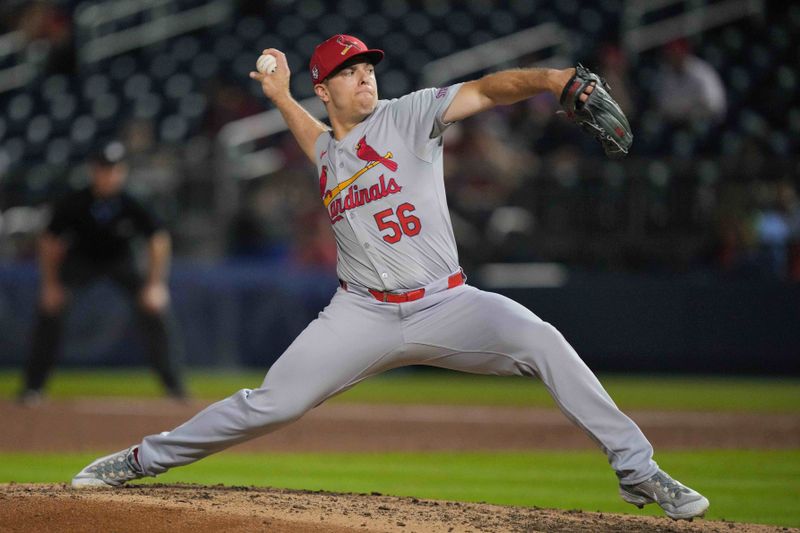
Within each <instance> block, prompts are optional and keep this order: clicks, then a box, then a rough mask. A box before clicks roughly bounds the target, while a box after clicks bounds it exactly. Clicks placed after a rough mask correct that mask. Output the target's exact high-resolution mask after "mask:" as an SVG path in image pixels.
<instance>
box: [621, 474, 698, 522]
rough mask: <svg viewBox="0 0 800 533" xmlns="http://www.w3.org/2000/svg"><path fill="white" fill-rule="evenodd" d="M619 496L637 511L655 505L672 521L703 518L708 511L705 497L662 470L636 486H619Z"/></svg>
mask: <svg viewBox="0 0 800 533" xmlns="http://www.w3.org/2000/svg"><path fill="white" fill-rule="evenodd" d="M619 495H620V496H622V499H623V500H625V501H626V502H628V503H632V504H633V505H635V506H636V507H638V508H639V509H641V508H642V507H644V506H645V505H647V504H648V503H657V504H658V505H659V506H660V507H661V508H662V509H663V510H664V513H665V514H666V515H667V516H668V517H670V518H672V519H673V520H691V519H692V518H695V517H698V516H703V515H704V514H705V512H706V509H708V500H707V499H706V498H705V496H703V495H702V494H700V493H699V492H697V491H695V490H692V489H690V488H689V487H687V486H686V485H683V484H682V483H680V482H679V481H675V480H674V479H672V478H671V477H669V474H667V473H666V472H664V471H663V470H659V471H658V472H656V473H655V474H653V476H652V477H650V479H647V480H645V481H642V482H641V483H637V484H636V485H622V484H620V486H619Z"/></svg>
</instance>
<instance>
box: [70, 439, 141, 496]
mask: <svg viewBox="0 0 800 533" xmlns="http://www.w3.org/2000/svg"><path fill="white" fill-rule="evenodd" d="M137 451H138V450H137V447H136V446H131V447H130V448H128V449H127V450H122V451H119V452H117V453H112V454H111V455H106V456H105V457H101V458H100V459H97V460H96V461H94V462H92V463H91V464H90V465H89V466H87V467H86V468H84V469H83V470H81V471H80V472H78V473H77V474H75V477H74V478H72V486H73V487H75V488H76V489H85V488H93V487H95V488H97V487H118V486H120V485H122V484H124V483H125V482H126V481H130V480H132V479H139V478H142V477H144V472H143V471H142V467H141V466H139V461H138V458H137V457H136V453H137Z"/></svg>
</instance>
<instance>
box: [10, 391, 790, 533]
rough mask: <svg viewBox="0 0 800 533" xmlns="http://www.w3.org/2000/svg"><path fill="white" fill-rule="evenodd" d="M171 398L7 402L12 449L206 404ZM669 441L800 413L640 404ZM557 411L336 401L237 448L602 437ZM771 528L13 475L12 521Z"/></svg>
mask: <svg viewBox="0 0 800 533" xmlns="http://www.w3.org/2000/svg"><path fill="white" fill-rule="evenodd" d="M203 405H204V404H203V403H200V402H197V403H191V404H176V403H172V402H168V401H163V400H126V399H104V400H96V399H95V400H71V401H48V402H45V403H44V404H43V405H40V406H38V407H37V408H33V409H31V408H22V407H19V406H16V405H13V404H11V403H9V402H0V419H2V420H3V421H4V431H3V433H2V434H0V451H42V452H44V451H49V452H55V451H61V452H77V451H97V450H106V451H114V450H116V449H120V448H123V447H125V446H128V445H130V444H132V443H134V442H138V441H139V440H140V439H141V437H142V436H144V435H146V434H150V433H156V432H158V431H163V430H165V429H170V428H172V427H174V426H175V425H177V424H179V423H181V422H183V421H184V420H186V419H187V418H188V417H190V416H191V415H193V414H194V413H196V412H197V411H198V410H199V409H200V408H202V407H203ZM629 414H630V415H631V416H632V418H634V419H635V420H636V421H637V422H638V423H639V425H640V426H641V427H642V429H643V430H644V431H645V433H646V434H647V435H648V437H649V438H650V439H651V441H653V443H654V445H655V447H656V448H657V449H661V450H663V449H681V448H692V447H698V446H699V447H706V448H709V447H714V448H756V447H758V448H798V447H800V417H798V416H796V415H764V414H736V413H707V414H706V413H654V412H635V411H634V412H630V413H629ZM594 447H595V445H594V443H592V442H591V441H590V440H589V438H588V437H586V436H585V435H584V434H583V433H581V432H580V431H579V430H577V429H576V428H575V427H574V426H572V425H571V424H570V423H569V421H567V420H566V418H565V417H564V416H563V415H562V414H561V413H559V412H557V411H551V410H546V409H525V408H505V407H504V408H490V407H450V406H373V405H370V406H363V405H348V404H327V405H324V406H322V407H320V408H318V409H315V410H314V411H312V412H310V413H309V414H308V415H306V417H304V418H303V419H302V420H300V421H299V422H297V423H295V424H293V425H292V426H289V427H287V428H284V429H282V430H281V431H279V432H277V433H274V434H272V435H269V436H266V437H263V438H260V439H256V440H254V441H251V442H250V443H247V444H245V445H241V446H237V447H235V448H234V449H232V451H231V452H227V453H233V452H235V451H270V450H273V451H294V452H299V451H411V450H415V451H422V450H523V449H534V448H539V449H555V448H558V449H579V448H594ZM23 531H24V532H34V531H35V532H40V531H114V532H134V531H136V532H139V531H145V532H148V533H152V532H159V531H164V532H169V533H178V532H191V533H206V532H212V531H213V532H229V531H230V532H233V531H236V532H250V531H269V532H282V533H283V532H286V533H297V532H330V533H344V532H355V531H361V532H364V531H366V532H399V531H402V532H406V533H411V532H418V533H423V532H432V533H435V532H448V533H449V532H453V533H456V532H459V533H460V532H476V533H477V532H523V531H524V532H537V531H542V532H567V531H580V532H584V531H585V532H589V531H592V532H595V531H609V532H623V531H624V532H629V531H630V532H645V531H647V532H729V531H742V532H766V531H800V530H796V529H795V530H790V529H787V528H779V527H770V526H762V525H749V524H739V523H735V524H734V523H729V522H716V521H705V520H696V521H694V522H692V523H688V522H673V521H672V520H669V519H667V518H654V517H642V516H631V515H617V514H608V513H603V514H600V513H589V512H580V511H560V510H550V509H539V508H531V507H524V508H523V507H506V506H496V505H486V504H472V503H462V502H445V501H432V500H420V499H415V498H397V497H391V496H385V495H379V494H369V495H364V494H333V493H324V492H305V491H290V490H280V489H270V488H263V487H223V486H193V485H143V486H141V485H140V486H135V485H134V486H129V487H123V488H120V489H113V490H89V491H85V490H84V491H77V490H73V489H71V488H69V487H68V486H67V485H65V484H57V485H27V484H10V485H0V532H23Z"/></svg>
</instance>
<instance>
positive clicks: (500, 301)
mask: <svg viewBox="0 0 800 533" xmlns="http://www.w3.org/2000/svg"><path fill="white" fill-rule="evenodd" d="M459 88H460V86H459V85H454V86H452V87H449V88H442V89H426V90H422V91H418V92H415V93H412V94H410V95H408V96H406V97H403V98H400V99H398V100H392V101H381V102H379V103H378V106H377V108H376V110H375V111H374V112H373V113H372V114H371V115H370V116H369V117H368V118H367V119H366V120H364V121H363V122H362V123H361V124H360V125H358V126H357V127H356V128H354V129H353V130H352V131H351V132H350V133H349V134H347V136H345V137H344V138H343V139H342V140H341V141H336V140H334V139H333V138H332V137H331V136H330V135H329V134H323V135H321V136H320V137H319V139H318V140H317V143H316V149H317V154H318V158H319V162H318V169H317V170H318V175H319V185H320V195H321V197H322V201H323V205H324V206H325V208H326V209H327V210H328V214H329V215H330V218H331V224H333V228H334V232H335V234H336V242H337V245H338V251H339V263H338V274H339V277H340V278H341V280H342V286H341V287H340V288H339V289H338V290H337V291H336V293H335V294H334V296H333V299H332V300H331V303H330V304H329V305H328V306H327V307H326V308H325V309H324V310H323V311H322V312H321V313H320V315H319V317H318V318H317V319H315V320H314V321H313V322H311V324H309V325H308V327H307V328H306V329H305V330H303V332H302V333H301V334H300V335H299V336H298V337H297V339H295V341H294V342H293V343H292V344H291V346H289V348H288V349H287V350H286V351H285V352H284V353H283V354H282V355H281V357H279V358H278V360H277V361H276V362H275V364H274V365H273V366H272V367H271V368H270V370H269V372H268V373H267V375H266V377H265V378H264V382H263V383H262V384H261V386H260V387H259V388H257V389H253V390H251V389H243V390H240V391H239V392H237V393H235V394H234V395H232V396H230V397H229V398H226V399H224V400H222V401H220V402H217V403H215V404H213V405H211V406H209V407H207V408H206V409H205V410H203V411H202V412H200V413H198V414H197V415H196V416H195V417H194V418H192V419H191V420H189V421H188V422H186V423H185V424H183V425H181V426H179V427H177V428H175V429H174V430H172V431H168V432H164V433H161V434H159V435H151V436H149V437H146V438H145V439H144V440H143V441H142V443H141V445H140V448H139V461H140V463H141V466H142V468H143V470H144V472H145V473H146V474H148V475H157V474H160V473H162V472H165V471H166V470H168V469H169V468H172V467H175V466H180V465H185V464H188V463H191V462H193V461H196V460H197V459H200V458H202V457H205V456H207V455H209V454H211V453H214V452H217V451H220V450H223V449H225V448H227V447H229V446H231V445H233V444H236V443H238V442H242V441H245V440H248V439H251V438H253V437H257V436H259V435H263V434H265V433H269V432H270V431H274V430H276V429H279V428H280V427H282V426H283V425H285V424H287V423H290V422H292V421H294V420H296V419H297V418H299V417H301V416H302V415H303V414H304V413H305V412H307V411H308V410H309V409H312V408H313V407H315V406H316V405H319V404H320V403H321V402H324V401H325V400H326V399H327V398H330V397H331V396H334V395H336V394H338V393H340V392H342V391H344V390H347V389H348V388H350V387H352V386H354V385H355V384H357V383H358V382H359V381H361V380H363V379H366V378H368V377H370V376H373V375H375V374H378V373H380V372H383V371H385V370H389V369H391V368H396V367H400V366H405V365H413V364H418V365H430V366H436V367H441V368H449V369H454V370H459V371H463V372H473V373H479V374H492V375H504V376H527V377H538V378H540V379H541V380H542V382H543V383H544V384H545V386H546V387H547V389H548V390H549V391H550V393H551V394H552V396H553V398H554V399H555V401H556V404H557V405H558V406H559V407H560V408H561V410H562V411H563V412H564V414H565V415H566V416H567V417H568V418H569V419H570V420H572V421H573V422H575V423H576V424H577V425H578V426H579V427H581V428H582V429H583V430H584V431H586V433H587V434H588V435H589V436H590V437H591V438H593V439H594V440H595V441H596V442H597V443H598V444H599V445H600V447H601V448H602V450H603V451H604V452H605V453H606V455H607V456H608V460H609V462H610V463H611V466H612V468H613V469H614V470H615V471H616V473H617V476H618V477H619V478H620V480H621V481H622V482H623V483H625V484H636V483H639V482H641V481H644V480H646V479H648V478H650V476H652V475H653V474H654V473H655V472H656V471H657V470H658V465H656V463H655V462H654V461H653V459H652V455H653V449H652V447H651V446H650V443H649V442H648V441H647V439H646V438H645V437H644V435H643V434H642V432H641V431H640V430H639V428H638V427H637V426H636V424H635V423H634V422H633V421H632V420H631V419H629V418H628V417H627V416H625V415H624V414H623V413H622V412H621V411H620V410H619V409H618V408H617V406H616V405H615V404H614V402H613V401H612V400H611V398H610V397H609V396H608V394H607V393H606V392H605V390H604V389H603V387H602V386H601V384H600V382H599V381H598V380H597V378H596V377H595V376H594V374H593V373H592V372H591V370H589V368H588V367H587V366H586V365H585V364H584V363H583V361H581V359H580V357H578V354H577V353H576V352H575V350H573V349H572V347H571V346H570V345H569V343H568V342H567V341H566V340H565V339H564V337H563V336H562V335H561V334H560V333H559V332H558V331H557V330H556V329H555V328H554V327H553V326H552V325H550V324H548V323H547V322H544V321H543V320H541V319H540V318H539V317H537V316H536V315H535V314H533V313H532V312H531V311H530V310H528V309H526V308H524V307H523V306H521V305H519V304H517V303H516V302H514V301H512V300H510V299H508V298H506V297H504V296H500V295H498V294H493V293H490V292H486V291H481V290H478V289H476V288H475V287H471V286H469V285H466V284H464V280H463V278H462V276H461V274H460V272H459V267H458V256H457V253H456V246H455V239H454V238H453V231H452V227H451V224H450V219H449V215H448V211H447V205H446V202H445V194H444V183H443V178H442V168H443V165H442V141H441V133H442V131H443V130H444V128H445V124H443V122H442V118H441V117H442V115H443V113H444V112H445V110H446V109H447V106H448V105H449V104H450V102H451V101H452V99H453V98H454V96H455V95H456V94H457V92H458V90H459ZM352 331H358V332H360V333H359V336H358V342H353V338H352V335H351V332H352Z"/></svg>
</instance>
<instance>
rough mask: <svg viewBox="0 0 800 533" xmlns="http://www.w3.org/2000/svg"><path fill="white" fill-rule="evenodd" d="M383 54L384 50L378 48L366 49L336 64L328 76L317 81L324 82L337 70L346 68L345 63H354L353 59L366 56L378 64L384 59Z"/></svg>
mask: <svg viewBox="0 0 800 533" xmlns="http://www.w3.org/2000/svg"><path fill="white" fill-rule="evenodd" d="M383 56H384V53H383V50H378V49H377V48H374V49H370V50H364V51H363V52H359V53H357V54H353V55H351V56H349V57H347V58H346V59H345V60H344V61H342V62H341V63H339V64H338V65H336V67H335V68H334V69H333V70H331V71H330V72H329V73H328V75H327V76H325V77H324V78H323V79H321V80H319V81H318V82H316V83H322V82H323V81H325V80H327V79H328V78H330V77H331V76H333V75H335V74H336V73H337V72H339V71H340V70H342V68H344V66H345V65H348V64H352V62H353V59H356V58H364V59H366V60H367V61H369V62H370V63H371V64H373V65H377V64H378V63H380V62H381V61H382V60H383Z"/></svg>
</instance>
